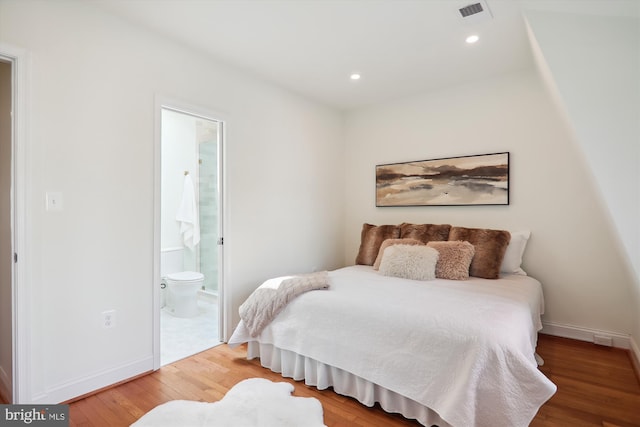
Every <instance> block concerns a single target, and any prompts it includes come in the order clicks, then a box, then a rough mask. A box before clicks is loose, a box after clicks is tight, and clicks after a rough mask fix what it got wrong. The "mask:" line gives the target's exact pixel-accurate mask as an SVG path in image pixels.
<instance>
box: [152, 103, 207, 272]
mask: <svg viewBox="0 0 640 427" xmlns="http://www.w3.org/2000/svg"><path fill="white" fill-rule="evenodd" d="M161 140H162V148H161V152H162V154H161V188H162V196H161V208H160V209H161V211H160V212H161V218H162V220H161V226H160V228H161V237H160V247H161V250H162V251H167V250H173V249H176V248H183V247H184V244H183V241H182V235H181V234H180V224H179V222H178V221H177V220H176V214H177V212H178V208H179V206H180V202H181V200H182V193H183V191H184V180H185V175H184V174H185V172H189V175H190V177H191V180H192V181H193V184H194V186H195V188H197V185H198V156H197V151H196V150H197V139H196V126H195V118H194V117H193V116H189V115H186V114H182V113H178V112H175V111H171V110H166V109H163V110H162V138H161ZM197 197H198V192H197V191H196V198H197ZM196 250H197V247H196V248H195V250H192V249H189V248H184V250H183V252H182V253H183V266H182V268H183V270H190V271H197V270H198V263H197V257H196V254H197V252H196Z"/></svg>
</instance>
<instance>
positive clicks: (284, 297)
mask: <svg viewBox="0 0 640 427" xmlns="http://www.w3.org/2000/svg"><path fill="white" fill-rule="evenodd" d="M328 287H329V275H328V273H327V272H326V271H321V272H317V273H310V274H302V275H297V276H285V277H278V278H275V279H270V280H267V281H266V282H264V283H263V284H262V285H260V287H259V288H258V289H256V290H255V291H253V293H252V294H251V295H250V296H249V298H247V300H246V301H245V302H244V303H243V304H242V305H241V306H240V309H239V312H240V318H241V319H242V321H243V322H244V324H245V326H246V327H247V329H249V333H250V334H251V336H252V337H256V336H258V334H259V333H260V332H262V330H263V329H264V327H265V326H267V325H268V324H269V323H270V322H271V321H272V320H273V318H274V317H275V316H277V315H278V313H280V311H281V310H282V309H283V308H284V307H285V306H286V305H287V304H288V303H289V302H290V301H291V300H292V299H294V298H295V297H297V296H298V295H300V294H302V293H304V292H308V291H312V290H318V289H327V288H328Z"/></svg>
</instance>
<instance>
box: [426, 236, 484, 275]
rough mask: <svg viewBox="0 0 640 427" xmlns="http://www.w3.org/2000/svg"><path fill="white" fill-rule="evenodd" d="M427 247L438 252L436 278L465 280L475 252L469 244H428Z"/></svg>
mask: <svg viewBox="0 0 640 427" xmlns="http://www.w3.org/2000/svg"><path fill="white" fill-rule="evenodd" d="M427 246H428V247H430V248H434V249H435V250H437V251H438V253H439V254H440V256H439V257H438V263H437V264H436V277H438V278H440V279H449V280H467V279H468V278H469V266H470V265H471V261H472V260H473V255H475V253H476V250H475V248H474V247H473V245H472V244H471V243H469V242H429V243H427Z"/></svg>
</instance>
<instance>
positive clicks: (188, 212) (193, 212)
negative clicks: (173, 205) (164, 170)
mask: <svg viewBox="0 0 640 427" xmlns="http://www.w3.org/2000/svg"><path fill="white" fill-rule="evenodd" d="M198 217H199V215H198V207H197V205H196V194H195V190H194V188H193V181H192V180H191V175H189V174H187V175H185V176H184V186H183V189H182V200H181V201H180V207H179V208H178V214H177V215H176V220H177V221H178V222H179V223H180V234H182V241H183V243H184V245H185V246H186V247H188V248H189V249H193V248H194V247H195V246H196V245H197V244H198V243H199V242H200V221H199V218H198Z"/></svg>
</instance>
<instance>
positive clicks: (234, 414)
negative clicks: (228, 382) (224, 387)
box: [131, 378, 326, 427]
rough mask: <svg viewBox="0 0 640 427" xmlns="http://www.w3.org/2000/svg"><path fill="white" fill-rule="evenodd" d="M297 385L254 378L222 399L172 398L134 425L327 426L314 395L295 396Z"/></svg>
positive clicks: (224, 426)
mask: <svg viewBox="0 0 640 427" xmlns="http://www.w3.org/2000/svg"><path fill="white" fill-rule="evenodd" d="M293 389H294V388H293V386H292V385H291V384H289V383H285V382H281V383H274V382H271V381H269V380H266V379H263V378H251V379H248V380H244V381H241V382H239V383H238V384H236V385H235V386H233V388H232V389H231V390H229V391H228V392H227V394H226V395H225V396H224V398H223V399H222V400H220V401H219V402H213V403H207V402H195V401H189V400H172V401H171V402H167V403H165V404H162V405H160V406H157V407H155V408H154V409H152V410H151V411H150V412H148V413H146V414H145V415H144V416H142V418H140V419H139V420H138V421H136V422H135V423H133V424H132V425H131V426H132V427H177V426H180V427H197V426H203V427H204V426H219V427H249V426H251V427H300V426H308V427H326V426H325V425H324V423H323V414H322V405H321V404H320V401H319V400H318V399H315V398H313V397H296V396H291V393H292V392H293Z"/></svg>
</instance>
